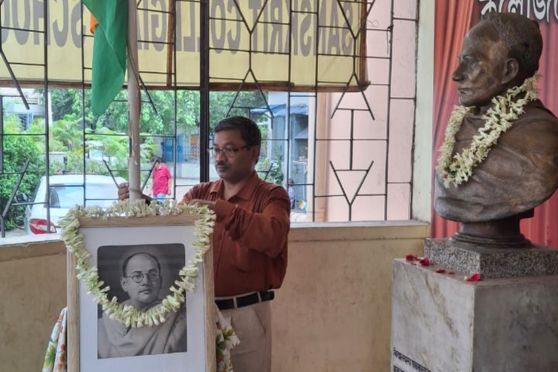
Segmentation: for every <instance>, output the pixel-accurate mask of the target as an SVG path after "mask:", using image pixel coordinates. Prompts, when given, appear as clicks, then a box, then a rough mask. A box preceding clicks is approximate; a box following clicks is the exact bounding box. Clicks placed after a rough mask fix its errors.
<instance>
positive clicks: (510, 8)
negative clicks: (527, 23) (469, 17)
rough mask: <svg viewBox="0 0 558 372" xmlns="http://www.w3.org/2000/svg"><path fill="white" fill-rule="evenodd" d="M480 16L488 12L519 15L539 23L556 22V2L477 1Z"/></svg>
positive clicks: (541, 0)
mask: <svg viewBox="0 0 558 372" xmlns="http://www.w3.org/2000/svg"><path fill="white" fill-rule="evenodd" d="M477 2H478V3H480V5H481V6H482V8H481V15H485V14H486V13H490V12H499V13H502V12H511V13H519V14H522V15H524V16H527V17H529V18H531V19H534V20H537V21H539V22H547V23H550V22H558V0H477Z"/></svg>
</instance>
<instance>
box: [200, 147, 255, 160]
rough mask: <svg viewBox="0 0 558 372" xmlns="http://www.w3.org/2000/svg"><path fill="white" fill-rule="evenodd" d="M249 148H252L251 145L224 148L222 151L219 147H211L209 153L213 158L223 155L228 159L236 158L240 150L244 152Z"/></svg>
mask: <svg viewBox="0 0 558 372" xmlns="http://www.w3.org/2000/svg"><path fill="white" fill-rule="evenodd" d="M247 148H250V145H244V146H241V147H232V146H226V147H223V148H222V149H220V148H219V147H210V148H209V149H208V151H209V153H210V154H211V155H212V156H213V157H217V156H219V155H221V154H223V155H225V156H226V157H227V158H234V157H235V156H236V155H237V154H238V152H239V151H240V150H244V149H247Z"/></svg>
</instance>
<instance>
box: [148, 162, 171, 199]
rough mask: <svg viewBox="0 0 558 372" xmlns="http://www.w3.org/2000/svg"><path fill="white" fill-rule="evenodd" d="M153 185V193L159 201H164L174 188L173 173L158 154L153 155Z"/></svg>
mask: <svg viewBox="0 0 558 372" xmlns="http://www.w3.org/2000/svg"><path fill="white" fill-rule="evenodd" d="M153 162H154V163H155V165H154V166H153V187H152V188H151V189H152V190H151V194H152V195H153V198H154V199H156V200H158V201H164V200H165V198H166V197H167V195H170V194H171V190H172V175H171V173H170V171H169V168H168V167H167V165H166V164H165V163H163V160H162V159H161V158H159V157H158V156H155V157H153Z"/></svg>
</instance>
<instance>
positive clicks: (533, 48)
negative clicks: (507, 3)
mask: <svg viewBox="0 0 558 372" xmlns="http://www.w3.org/2000/svg"><path fill="white" fill-rule="evenodd" d="M481 22H482V23H486V24H487V25H490V26H491V27H492V28H493V29H494V31H495V32H496V34H497V35H498V38H499V39H500V40H501V41H503V42H504V44H505V45H506V47H507V48H508V56H509V57H511V58H515V59H516V60H517V61H518V63H519V70H520V71H519V74H520V77H521V78H523V79H525V78H528V77H531V76H533V75H534V74H535V73H536V72H537V70H538V69H539V59H540V57H541V53H542V49H543V39H542V35H541V31H540V30H539V24H538V23H537V22H535V21H532V20H530V19H529V18H527V17H525V16H523V15H521V14H517V13H496V12H491V13H489V14H488V15H487V16H486V17H485V18H483V20H482V21H481Z"/></svg>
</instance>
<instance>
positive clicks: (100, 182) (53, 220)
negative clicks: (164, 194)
mask: <svg viewBox="0 0 558 372" xmlns="http://www.w3.org/2000/svg"><path fill="white" fill-rule="evenodd" d="M85 177H86V178H85V187H84V182H83V181H84V178H83V175H79V174H65V175H60V176H50V177H49V183H50V187H49V188H48V189H47V184H46V177H44V176H43V177H42V178H41V182H40V183H39V186H38V187H37V190H36V191H35V197H34V200H33V204H32V205H30V206H28V207H27V209H26V211H25V230H26V231H27V232H28V233H29V234H46V233H55V232H57V231H58V229H59V227H60V224H59V221H60V218H62V217H63V216H64V215H65V214H66V213H67V212H68V210H70V208H73V207H74V206H76V205H83V204H84V198H83V195H84V190H85V205H86V206H93V205H94V206H99V207H103V208H106V207H110V206H111V205H112V203H113V202H114V201H116V200H117V199H118V187H117V183H121V182H125V180H124V179H123V178H121V177H116V183H115V180H113V178H112V177H110V176H99V175H86V176H85ZM47 200H48V201H49V203H47ZM47 204H50V223H49V221H48V216H47V207H48V206H47Z"/></svg>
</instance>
